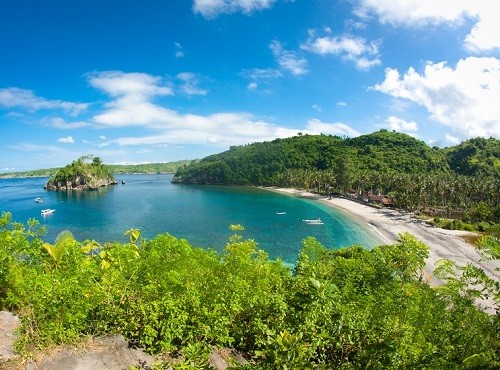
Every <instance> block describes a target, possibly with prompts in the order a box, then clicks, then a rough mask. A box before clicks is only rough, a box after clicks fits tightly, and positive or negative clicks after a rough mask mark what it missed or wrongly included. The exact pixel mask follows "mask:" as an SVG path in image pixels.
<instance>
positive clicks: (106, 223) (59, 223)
mask: <svg viewBox="0 0 500 370" xmlns="http://www.w3.org/2000/svg"><path fill="white" fill-rule="evenodd" d="M116 179H117V180H118V182H119V183H121V181H122V180H123V181H125V184H124V185H116V186H112V187H109V188H100V189H98V190H95V191H69V192H65V191H63V192H55V191H46V190H44V189H43V185H44V184H45V183H46V182H47V178H22V179H0V211H2V212H7V211H8V212H11V213H12V219H13V221H17V222H23V223H25V222H26V221H27V220H28V219H30V218H36V219H38V220H39V221H40V223H41V224H42V225H44V226H45V227H46V229H47V234H46V236H45V237H44V239H45V240H47V241H49V242H53V240H54V239H55V238H56V236H57V235H58V234H59V232H61V231H62V230H70V231H71V232H72V233H73V235H74V236H75V238H76V239H77V240H80V241H83V240H85V239H94V240H96V241H98V242H101V243H103V242H113V241H117V242H126V241H127V240H128V237H127V236H125V235H124V232H125V231H126V230H127V229H130V228H137V229H140V230H141V235H142V237H144V238H147V239H151V238H153V237H154V236H155V235H158V234H161V233H169V234H171V235H173V236H175V237H178V238H185V239H187V240H188V241H189V242H190V243H191V244H192V245H194V246H198V247H204V248H212V249H215V250H217V251H223V249H224V247H225V245H226V243H227V242H228V240H229V237H230V236H231V235H232V234H233V232H232V231H231V230H229V226H230V225H231V224H241V225H243V226H244V227H245V230H244V231H242V232H238V233H240V234H241V235H242V236H243V238H244V239H254V240H255V241H256V242H257V243H258V245H259V248H260V249H263V250H265V251H266V252H267V253H269V256H270V257H271V258H277V257H279V258H281V259H283V260H284V261H285V262H287V263H294V262H295V260H296V258H297V255H298V252H299V250H300V248H301V245H302V240H304V239H305V238H306V237H308V236H313V237H315V238H316V239H318V240H319V241H320V242H321V243H322V244H323V245H325V246H326V247H328V248H340V247H343V246H350V245H353V244H360V245H362V246H364V247H366V248H372V247H373V246H375V245H378V244H381V243H382V242H381V241H380V239H378V237H377V236H376V235H375V234H374V233H373V232H372V230H370V228H369V226H368V225H364V224H361V223H359V222H358V221H357V220H356V219H353V218H350V217H348V216H347V215H346V214H345V213H343V212H340V211H337V210H336V209H334V208H332V207H329V206H327V205H325V204H323V203H321V202H318V201H316V200H313V199H304V198H297V197H294V196H291V195H286V194H280V193H276V192H271V191H268V190H265V189H260V188H253V187H235V186H210V185H186V184H172V183H171V179H172V175H120V176H116ZM37 197H40V198H42V200H43V202H42V203H35V201H34V200H35V198H37ZM45 208H52V209H55V210H56V211H55V212H54V213H53V214H51V215H48V216H43V217H42V216H41V214H40V211H41V210H42V209H45ZM278 213H281V214H278ZM316 218H321V220H322V221H323V224H322V225H310V224H306V223H304V222H302V219H316Z"/></svg>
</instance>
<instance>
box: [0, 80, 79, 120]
mask: <svg viewBox="0 0 500 370" xmlns="http://www.w3.org/2000/svg"><path fill="white" fill-rule="evenodd" d="M0 107H4V108H7V109H13V108H20V109H25V110H27V111H31V112H36V111H39V110H42V109H56V110H63V111H65V112H67V113H68V114H70V115H75V116H76V115H78V114H79V113H81V112H82V111H84V110H86V109H87V108H88V104H86V103H72V102H67V101H63V100H49V99H45V98H43V97H40V96H36V95H35V93H34V92H33V91H31V90H25V89H20V88H17V87H10V88H3V89H0Z"/></svg>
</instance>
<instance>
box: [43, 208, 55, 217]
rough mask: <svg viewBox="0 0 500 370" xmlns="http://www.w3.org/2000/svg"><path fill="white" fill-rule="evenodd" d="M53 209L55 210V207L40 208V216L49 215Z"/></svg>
mask: <svg viewBox="0 0 500 370" xmlns="http://www.w3.org/2000/svg"><path fill="white" fill-rule="evenodd" d="M55 211H56V210H55V209H50V208H47V209H42V216H47V215H50V214H51V213H54V212H55Z"/></svg>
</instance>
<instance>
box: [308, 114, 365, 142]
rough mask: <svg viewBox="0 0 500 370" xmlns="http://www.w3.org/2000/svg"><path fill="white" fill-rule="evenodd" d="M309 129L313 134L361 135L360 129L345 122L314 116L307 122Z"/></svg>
mask: <svg viewBox="0 0 500 370" xmlns="http://www.w3.org/2000/svg"><path fill="white" fill-rule="evenodd" d="M306 128H307V131H308V132H309V133H311V134H325V135H337V136H349V137H356V136H359V135H361V134H360V133H359V132H358V131H356V130H355V129H353V128H352V127H350V126H348V125H346V124H345V123H340V122H338V123H327V122H321V121H320V120H319V119H316V118H313V119H310V120H309V121H308V122H307V126H306Z"/></svg>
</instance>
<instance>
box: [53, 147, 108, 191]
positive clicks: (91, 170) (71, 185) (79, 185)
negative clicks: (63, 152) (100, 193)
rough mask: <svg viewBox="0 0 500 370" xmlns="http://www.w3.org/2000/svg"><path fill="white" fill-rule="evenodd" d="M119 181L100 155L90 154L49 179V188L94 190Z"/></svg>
mask: <svg viewBox="0 0 500 370" xmlns="http://www.w3.org/2000/svg"><path fill="white" fill-rule="evenodd" d="M116 184H118V182H117V181H116V179H115V178H114V177H113V175H112V174H111V172H110V171H109V170H108V169H107V168H106V167H105V166H104V164H103V163H102V160H101V159H100V158H99V157H94V156H93V155H91V154H89V155H86V156H83V157H80V158H78V159H77V160H75V161H73V162H72V163H71V164H68V165H67V166H65V167H63V168H61V169H60V170H59V171H57V173H56V174H55V175H54V176H53V177H51V178H50V179H49V181H47V184H45V186H44V189H47V190H92V189H97V188H100V187H103V186H109V185H116Z"/></svg>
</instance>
